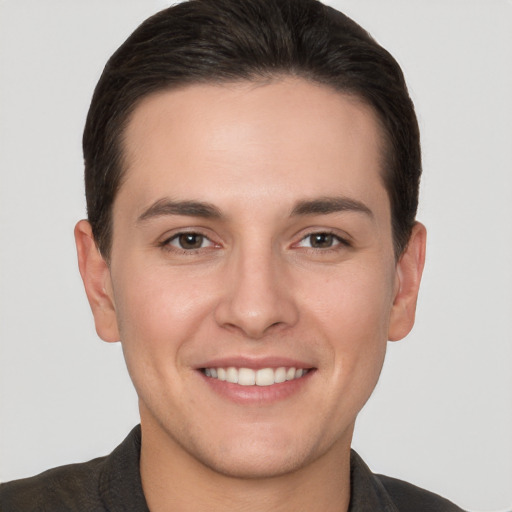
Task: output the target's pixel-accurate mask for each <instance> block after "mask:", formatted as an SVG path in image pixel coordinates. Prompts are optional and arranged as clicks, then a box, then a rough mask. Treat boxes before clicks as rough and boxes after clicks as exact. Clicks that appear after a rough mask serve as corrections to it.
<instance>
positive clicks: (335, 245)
mask: <svg viewBox="0 0 512 512" xmlns="http://www.w3.org/2000/svg"><path fill="white" fill-rule="evenodd" d="M185 236H191V237H200V238H201V241H200V242H201V245H202V244H203V243H204V242H205V241H207V242H208V244H209V245H208V246H207V247H197V248H188V249H185V248H184V247H178V246H176V245H173V244H172V242H173V241H178V243H179V239H180V238H181V237H185ZM314 236H327V237H332V239H331V242H332V243H331V245H329V246H328V247H312V246H302V245H301V244H302V243H303V242H305V241H306V240H308V239H310V243H311V238H312V237H314ZM158 245H159V246H160V247H161V248H163V249H164V250H166V251H169V252H171V251H172V252H177V253H179V254H184V255H185V254H186V255H193V254H197V253H199V252H200V251H204V250H209V249H211V248H215V247H219V244H216V243H215V242H213V241H212V240H211V239H210V238H209V237H208V236H206V235H204V234H202V233H200V232H196V231H181V232H179V233H176V234H174V235H172V236H171V237H169V238H166V239H165V240H163V241H162V242H160V243H159V244H158ZM180 245H181V244H180ZM340 246H341V247H345V248H347V247H352V244H351V243H350V242H349V241H348V240H347V239H345V238H343V237H341V236H339V235H338V234H336V233H334V232H332V231H328V230H327V231H323V230H319V231H312V232H310V233H308V234H307V235H305V236H303V237H302V238H301V239H300V240H299V242H297V243H295V244H293V245H292V247H296V248H302V249H304V250H309V251H314V252H320V253H325V252H331V251H337V250H339V248H340Z"/></svg>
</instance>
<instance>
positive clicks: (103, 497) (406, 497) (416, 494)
mask: <svg viewBox="0 0 512 512" xmlns="http://www.w3.org/2000/svg"><path fill="white" fill-rule="evenodd" d="M140 440H141V433H140V426H137V427H135V428H134V429H133V430H132V431H131V432H130V434H129V435H128V437H127V438H126V439H125V440H124V441H123V442H122V443H121V444H120V445H119V446H118V447H117V448H116V449H115V450H114V451H113V452H112V453H111V454H110V455H109V456H107V457H101V458H98V459H94V460H91V461H89V462H85V463H83V464H71V465H68V466H62V467H59V468H55V469H50V470H49V471H45V472H44V473H41V474H40V475H37V476H34V477H31V478H25V479H22V480H15V481H12V482H8V483H5V484H1V485H0V511H1V512H84V511H87V512H107V511H108V512H149V510H148V506H147V504H146V500H145V498H144V493H143V492H142V484H141V480H140V472H139V457H140ZM350 478H351V498H350V507H349V512H409V511H410V512H457V511H459V512H460V511H461V510H462V509H460V508H458V507H457V506H455V505H453V503H450V502H449V501H447V500H445V499H443V498H441V497H439V496H437V495H435V494H432V493H430V492H428V491H424V490H423V489H419V488H418V487H415V486H413V485H411V484H408V483H406V482H403V481H401V480H396V479H394V478H389V477H385V476H381V475H374V474H373V473H372V472H371V471H370V470H369V469H368V466H366V464H365V463H364V462H363V460H362V459H361V458H360V457H359V456H358V455H357V453H356V452H354V451H352V454H351V459H350Z"/></svg>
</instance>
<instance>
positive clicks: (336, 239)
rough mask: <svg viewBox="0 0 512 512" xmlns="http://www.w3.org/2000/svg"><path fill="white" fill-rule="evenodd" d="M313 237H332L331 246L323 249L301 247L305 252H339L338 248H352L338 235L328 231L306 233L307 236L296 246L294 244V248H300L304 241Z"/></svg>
mask: <svg viewBox="0 0 512 512" xmlns="http://www.w3.org/2000/svg"><path fill="white" fill-rule="evenodd" d="M314 236H329V237H332V242H333V243H332V245H330V246H329V247H324V248H321V247H311V246H310V247H303V248H304V249H306V250H310V251H315V252H329V251H336V250H339V248H340V246H341V247H345V248H347V247H352V244H351V243H350V242H349V241H348V240H347V239H345V238H343V237H341V236H339V235H338V234H336V233H334V232H332V231H329V230H326V231H324V230H319V231H312V232H311V233H308V234H307V235H305V236H303V237H302V238H301V239H300V241H299V242H298V243H296V244H294V245H295V246H297V247H301V246H300V244H301V243H302V242H304V241H306V240H307V239H311V238H312V237H314Z"/></svg>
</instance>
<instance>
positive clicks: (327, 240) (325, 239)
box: [309, 233, 335, 249]
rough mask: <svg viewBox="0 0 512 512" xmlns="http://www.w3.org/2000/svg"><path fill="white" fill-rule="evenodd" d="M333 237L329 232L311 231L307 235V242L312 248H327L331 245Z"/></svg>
mask: <svg viewBox="0 0 512 512" xmlns="http://www.w3.org/2000/svg"><path fill="white" fill-rule="evenodd" d="M334 242H335V237H334V235H332V234H331V233H313V234H312V235H309V243H310V244H311V247H313V248H314V249H328V248H329V247H332V246H333V243H334Z"/></svg>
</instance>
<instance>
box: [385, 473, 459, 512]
mask: <svg viewBox="0 0 512 512" xmlns="http://www.w3.org/2000/svg"><path fill="white" fill-rule="evenodd" d="M375 478H376V479H377V480H378V481H379V482H380V483H381V484H382V486H383V487H384V489H385V490H386V492H387V493H388V495H389V496H390V498H391V500H392V501H393V504H394V505H395V506H396V508H397V509H398V510H399V511H400V512H402V511H403V512H408V511H411V510H414V511H415V512H434V511H435V512H464V511H463V510H462V509H461V508H459V507H458V506H457V505H455V504H453V503H452V502H451V501H448V500H447V499H445V498H442V497H441V496H439V495H437V494H434V493H432V492H429V491H426V490H425V489H421V488H420V487H416V486H415V485H412V484H410V483H408V482H404V481H403V480H398V479H397V478H391V477H389V476H384V475H375Z"/></svg>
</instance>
